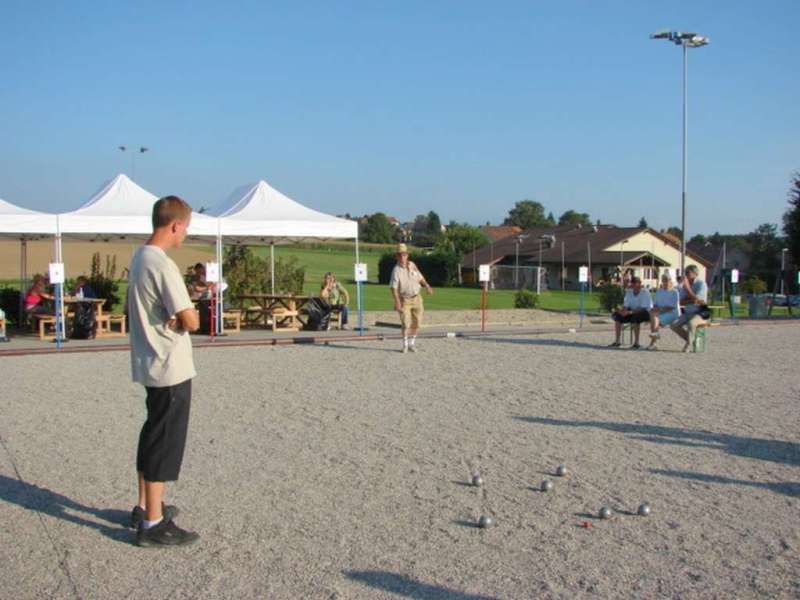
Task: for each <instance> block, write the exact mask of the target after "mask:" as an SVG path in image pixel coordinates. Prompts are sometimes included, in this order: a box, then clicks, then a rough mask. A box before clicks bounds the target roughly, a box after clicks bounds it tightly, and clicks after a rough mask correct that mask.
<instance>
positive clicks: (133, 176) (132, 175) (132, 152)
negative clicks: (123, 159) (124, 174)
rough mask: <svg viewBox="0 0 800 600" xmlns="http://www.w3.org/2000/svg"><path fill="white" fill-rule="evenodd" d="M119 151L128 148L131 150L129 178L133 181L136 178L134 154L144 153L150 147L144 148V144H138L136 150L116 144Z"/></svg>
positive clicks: (124, 150)
mask: <svg viewBox="0 0 800 600" xmlns="http://www.w3.org/2000/svg"><path fill="white" fill-rule="evenodd" d="M117 148H119V151H120V152H127V151H128V150H130V151H131V179H133V180H134V181H135V180H136V155H137V154H144V153H145V152H149V151H150V148H145V147H144V146H139V150H138V151H136V150H134V149H133V148H128V147H127V146H117Z"/></svg>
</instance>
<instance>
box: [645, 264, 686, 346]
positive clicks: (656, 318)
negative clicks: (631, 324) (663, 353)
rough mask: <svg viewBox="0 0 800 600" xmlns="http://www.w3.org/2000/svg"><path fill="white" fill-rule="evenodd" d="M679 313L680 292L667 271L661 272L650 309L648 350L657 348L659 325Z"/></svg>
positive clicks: (674, 318)
mask: <svg viewBox="0 0 800 600" xmlns="http://www.w3.org/2000/svg"><path fill="white" fill-rule="evenodd" d="M680 315H681V309H680V294H679V293H678V290H677V289H675V288H674V287H673V286H672V277H670V275H669V273H666V272H665V273H662V274H661V285H660V286H659V287H658V290H656V297H655V302H654V306H653V310H651V311H650V346H649V347H648V348H647V349H648V350H657V348H656V343H657V342H658V339H659V338H660V337H661V334H660V333H659V332H658V329H659V327H666V326H667V325H669V324H670V323H672V322H673V321H675V320H676V319H677V318H678V317H679V316H680Z"/></svg>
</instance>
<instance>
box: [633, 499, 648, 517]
mask: <svg viewBox="0 0 800 600" xmlns="http://www.w3.org/2000/svg"><path fill="white" fill-rule="evenodd" d="M636 512H637V513H639V516H640V517H649V516H650V513H651V512H652V509H651V508H650V505H649V504H648V503H647V502H645V503H643V504H641V505H640V506H639V510H638V511H636Z"/></svg>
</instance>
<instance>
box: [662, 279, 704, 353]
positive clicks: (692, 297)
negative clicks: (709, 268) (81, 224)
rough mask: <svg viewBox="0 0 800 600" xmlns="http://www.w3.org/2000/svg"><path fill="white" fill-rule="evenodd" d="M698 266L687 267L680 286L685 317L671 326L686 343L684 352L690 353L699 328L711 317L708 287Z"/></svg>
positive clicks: (682, 316)
mask: <svg viewBox="0 0 800 600" xmlns="http://www.w3.org/2000/svg"><path fill="white" fill-rule="evenodd" d="M698 273H699V271H698V269H697V266H696V265H689V266H688V267H686V273H685V277H684V278H683V282H682V284H681V285H680V287H679V288H678V289H679V292H680V302H681V306H683V315H681V317H679V318H678V319H677V320H676V321H674V322H673V323H672V325H670V327H671V328H672V331H674V332H675V333H677V334H678V335H679V336H680V337H681V339H683V341H684V342H686V343H685V344H684V346H683V351H684V352H689V350H690V349H691V347H692V342H693V341H694V334H695V331H696V330H697V326H698V325H700V324H701V323H705V322H706V319H708V318H709V317H710V316H711V315H710V311H709V309H708V306H707V305H706V302H707V301H708V285H706V282H705V281H703V280H702V279H700V277H698Z"/></svg>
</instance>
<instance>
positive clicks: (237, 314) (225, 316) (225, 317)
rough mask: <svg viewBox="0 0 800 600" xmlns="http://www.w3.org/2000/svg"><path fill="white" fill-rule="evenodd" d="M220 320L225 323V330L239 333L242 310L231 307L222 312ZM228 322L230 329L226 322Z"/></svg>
mask: <svg viewBox="0 0 800 600" xmlns="http://www.w3.org/2000/svg"><path fill="white" fill-rule="evenodd" d="M222 322H223V324H224V325H225V328H226V329H225V331H231V332H234V333H239V332H240V331H241V330H242V311H241V310H239V309H231V310H226V311H223V312H222ZM229 323H230V329H228V324H229Z"/></svg>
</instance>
